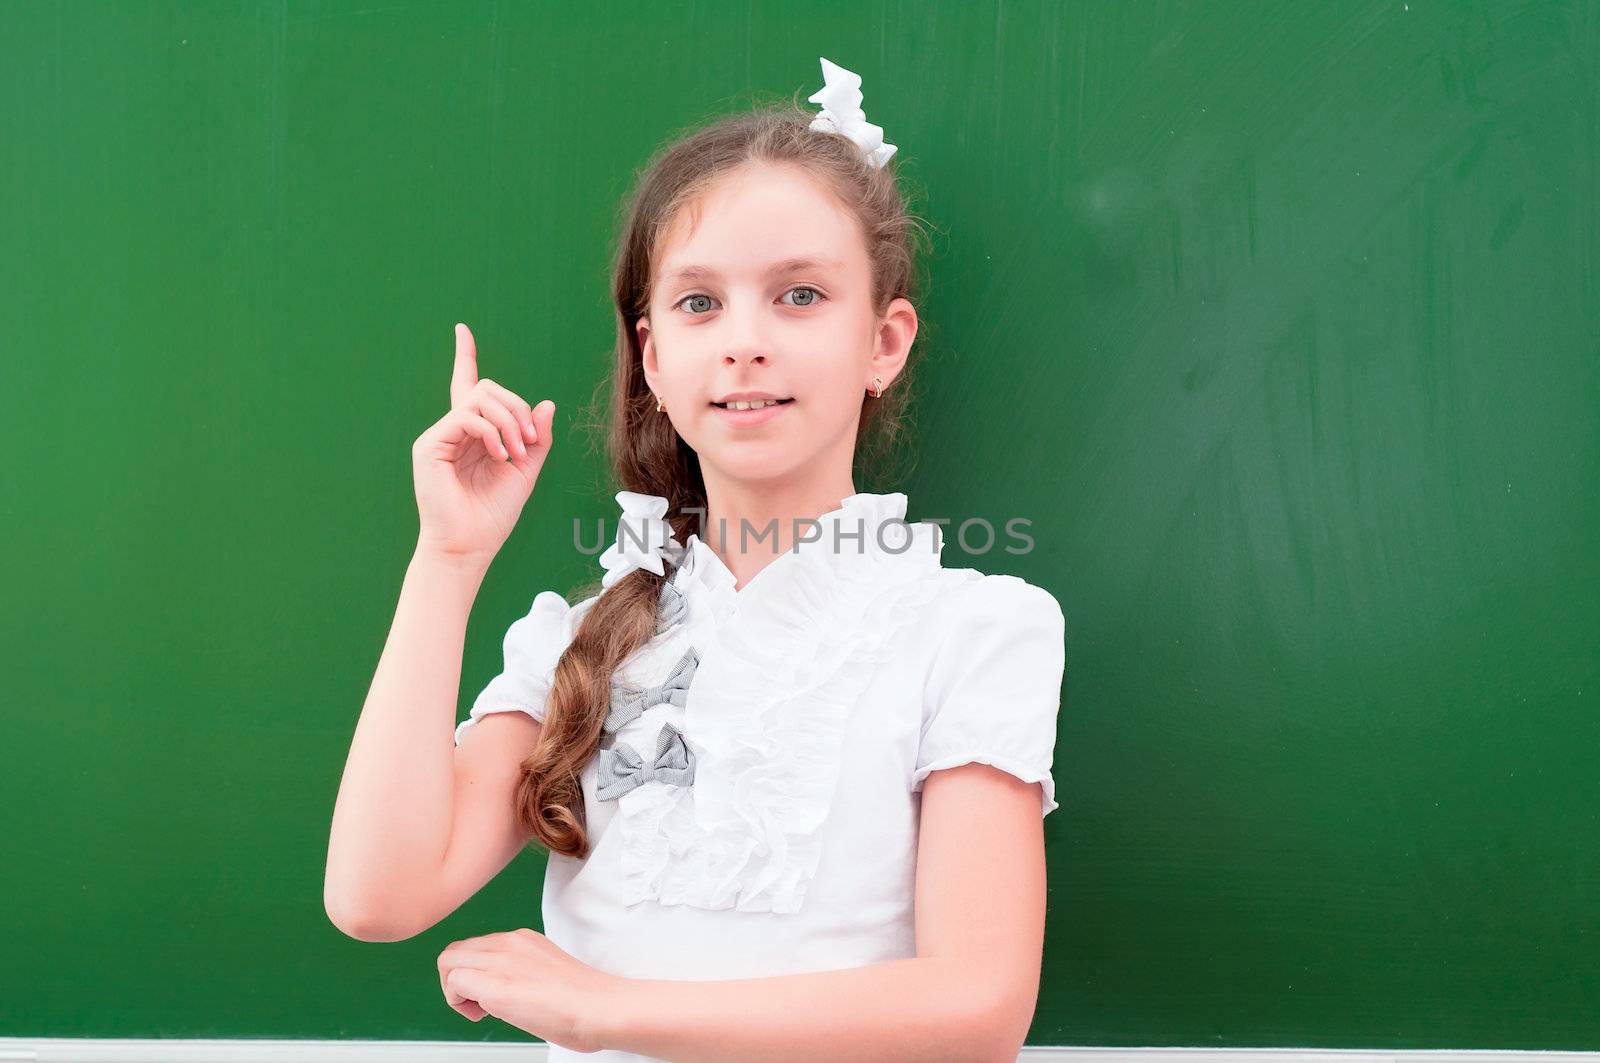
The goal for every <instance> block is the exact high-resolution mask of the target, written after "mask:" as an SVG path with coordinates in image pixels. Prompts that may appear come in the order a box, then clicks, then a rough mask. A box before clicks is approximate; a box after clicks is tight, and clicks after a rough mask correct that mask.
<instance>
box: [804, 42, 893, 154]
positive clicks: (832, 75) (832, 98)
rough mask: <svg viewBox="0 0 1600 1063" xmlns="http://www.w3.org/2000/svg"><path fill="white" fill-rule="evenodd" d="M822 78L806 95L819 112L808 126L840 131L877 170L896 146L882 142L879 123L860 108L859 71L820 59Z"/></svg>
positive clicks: (821, 131)
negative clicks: (873, 122) (857, 72)
mask: <svg viewBox="0 0 1600 1063" xmlns="http://www.w3.org/2000/svg"><path fill="white" fill-rule="evenodd" d="M818 58H819V59H821V58H822V57H821V56H818ZM822 81H823V85H822V88H820V89H818V90H817V91H816V92H813V93H812V94H811V95H810V96H807V97H806V99H807V100H808V101H810V102H811V103H819V104H821V105H822V113H821V114H819V115H817V117H816V118H814V119H812V120H811V126H810V128H812V129H815V130H816V131H817V132H819V133H843V134H844V135H845V136H847V137H849V138H850V139H851V140H853V141H855V142H856V146H857V147H859V148H860V149H861V150H862V152H863V153H864V154H865V155H866V156H867V161H868V162H870V163H871V164H872V165H873V167H874V168H876V169H880V170H881V169H882V168H883V165H884V163H886V162H888V161H889V159H890V157H891V156H892V155H894V153H895V151H896V150H897V149H896V148H895V146H894V145H893V144H885V143H884V142H883V127H882V126H876V125H873V124H871V123H870V122H868V121H867V116H866V114H865V113H864V112H863V111H862V110H861V75H860V74H854V73H851V72H850V71H848V70H846V69H845V68H844V67H842V66H840V65H839V64H837V63H830V62H828V60H826V59H822Z"/></svg>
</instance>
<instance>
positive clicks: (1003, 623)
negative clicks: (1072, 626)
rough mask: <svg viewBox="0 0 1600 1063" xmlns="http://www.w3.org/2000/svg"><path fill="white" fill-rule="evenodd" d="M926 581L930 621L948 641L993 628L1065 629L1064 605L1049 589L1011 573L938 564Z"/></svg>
mask: <svg viewBox="0 0 1600 1063" xmlns="http://www.w3.org/2000/svg"><path fill="white" fill-rule="evenodd" d="M923 579H924V580H925V582H926V584H927V586H929V587H931V588H932V592H931V593H928V594H926V601H927V608H926V614H927V625H928V627H929V628H930V629H931V633H932V634H936V635H939V636H941V637H942V638H943V639H944V640H946V641H949V640H951V639H959V638H960V637H961V636H962V635H963V633H970V632H972V631H974V630H993V629H1002V630H1005V629H1019V628H1026V629H1030V630H1031V629H1040V630H1043V631H1045V632H1049V631H1050V630H1057V631H1060V632H1062V633H1063V634H1064V633H1065V627H1066V617H1065V614H1064V612H1063V610H1062V608H1061V603H1060V602H1059V601H1058V600H1057V599H1056V596H1055V595H1054V594H1051V593H1050V592H1049V591H1048V590H1046V589H1045V588H1043V587H1041V586H1039V585H1038V584H1036V583H1030V582H1028V581H1027V580H1025V579H1023V578H1022V577H1020V576H1013V575H1010V574H1009V573H986V572H980V571H978V570H977V569H972V568H940V569H937V570H935V571H933V572H931V573H928V574H926V575H925V576H924V577H923Z"/></svg>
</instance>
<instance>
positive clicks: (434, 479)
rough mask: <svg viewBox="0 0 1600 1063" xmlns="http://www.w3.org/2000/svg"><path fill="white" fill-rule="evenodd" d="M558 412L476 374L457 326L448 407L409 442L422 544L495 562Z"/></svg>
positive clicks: (469, 346) (472, 354) (472, 352)
mask: <svg viewBox="0 0 1600 1063" xmlns="http://www.w3.org/2000/svg"><path fill="white" fill-rule="evenodd" d="M555 413H556V404H555V403H554V402H551V401H550V400H549V399H545V400H543V401H542V402H540V403H539V404H538V405H537V406H534V407H531V408H530V407H529V406H528V403H527V402H526V401H525V400H523V398H522V397H521V396H519V395H518V394H517V393H516V392H514V391H511V390H510V389H508V388H505V387H503V386H501V385H500V384H497V383H495V382H494V381H493V380H490V379H488V378H487V377H484V378H481V379H480V378H479V376H478V351H477V346H476V344H475V343H474V342H473V339H472V333H471V331H470V330H468V328H467V326H466V325H462V324H458V325H456V356H455V369H454V372H453V373H452V375H451V377H450V412H449V413H447V414H445V415H444V416H443V417H441V418H439V420H437V421H435V422H434V423H433V424H432V425H430V426H429V427H428V429H427V430H426V431H425V432H423V433H422V435H420V436H418V437H417V441H416V442H415V443H413V444H412V446H411V468H412V478H413V480H414V481H415V483H416V492H417V513H418V515H419V517H420V518H421V527H420V530H419V533H418V546H419V548H427V549H430V550H434V551H437V552H439V553H441V554H446V555H449V556H452V557H461V558H473V559H477V560H480V561H482V563H483V564H485V565H487V564H488V563H489V561H491V560H493V558H494V556H495V555H496V554H498V553H499V552H500V547H501V546H503V545H504V544H505V541H506V539H507V538H509V537H510V535H511V529H512V528H514V527H516V523H517V517H518V516H520V515H521V513H522V507H523V506H524V505H526V504H527V501H528V497H529V495H531V494H532V493H533V487H534V484H535V483H537V482H538V479H539V470H540V469H541V468H543V467H544V460H545V458H546V457H548V456H549V454H550V444H551V442H552V441H553V440H552V435H551V426H552V423H553V422H554V420H555Z"/></svg>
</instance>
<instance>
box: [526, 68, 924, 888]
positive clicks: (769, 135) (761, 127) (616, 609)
mask: <svg viewBox="0 0 1600 1063" xmlns="http://www.w3.org/2000/svg"><path fill="white" fill-rule="evenodd" d="M796 97H798V93H796ZM796 97H791V98H790V99H788V100H787V101H779V102H776V103H768V104H765V105H762V106H758V107H756V108H753V109H751V110H748V111H742V112H739V113H736V114H733V115H729V116H726V117H722V118H719V119H716V120H713V121H712V122H710V123H709V124H706V125H703V126H701V127H699V128H692V129H690V130H688V131H687V132H685V133H684V134H682V135H681V136H680V137H678V138H677V139H675V140H674V141H672V142H670V143H669V144H667V145H666V146H664V147H663V148H661V149H660V150H658V151H657V152H656V154H655V155H654V156H653V157H652V158H651V159H650V160H649V162H648V163H647V164H646V166H645V167H644V169H643V171H642V172H641V173H640V174H639V176H638V178H637V181H636V183H635V185H634V189H633V191H632V194H631V195H630V196H629V197H628V198H627V199H626V200H625V201H624V203H623V211H624V216H623V217H622V218H621V219H620V220H621V222H622V231H621V235H620V239H619V240H618V242H617V251H616V256H615V259H614V260H613V263H612V285H611V288H612V295H613V297H614V299H615V302H616V324H617V337H616V355H615V361H614V365H613V371H612V375H611V377H610V379H609V380H603V381H601V389H602V392H601V393H600V394H597V397H596V399H595V400H594V401H593V402H592V404H591V407H590V408H591V410H599V409H602V408H604V409H606V414H605V416H604V418H603V420H602V419H600V418H595V419H594V421H593V422H592V424H591V427H593V428H601V429H603V430H604V437H605V442H606V448H607V451H608V458H609V462H610V465H611V469H612V472H613V474H614V476H615V479H616V482H617V483H618V484H620V485H621V487H620V489H621V490H627V491H638V492H640V493H643V494H651V495H661V496H663V497H665V498H666V499H667V513H666V519H667V521H668V522H669V523H670V524H671V525H672V528H673V532H674V536H675V537H676V538H677V540H678V541H679V542H680V543H686V542H687V541H688V536H689V535H690V534H691V533H693V532H695V531H696V530H698V521H699V520H700V519H701V517H702V515H703V514H704V512H705V507H706V489H705V480H704V479H703V477H702V476H701V472H700V459H699V457H698V456H697V455H696V454H695V452H694V451H693V450H692V449H690V447H689V446H688V444H686V443H685V442H684V441H683V439H682V438H681V437H679V435H678V434H677V432H676V431H675V430H674V429H673V427H672V424H671V422H670V421H669V420H668V419H667V415H666V414H665V413H661V412H658V411H657V410H656V408H655V397H654V395H653V394H652V393H651V391H650V388H649V386H648V385H647V384H646V381H645V376H644V369H643V364H642V351H641V349H640V345H639V339H638V333H637V332H636V331H635V323H636V322H637V321H638V320H639V318H640V317H642V316H645V315H646V314H647V313H648V312H649V307H650V294H651V292H650V284H651V278H652V276H653V275H654V267H655V266H656V265H657V255H658V253H659V251H660V250H661V241H662V237H663V235H664V234H665V233H667V232H668V231H669V230H670V228H671V226H672V224H673V222H674V220H675V219H676V218H677V217H678V215H679V213H680V212H682V211H689V212H690V213H689V215H688V217H690V218H691V219H692V218H694V217H695V212H696V211H697V210H698V202H697V201H698V200H699V199H700V197H701V196H702V195H703V194H704V193H705V192H706V191H707V190H708V189H710V188H711V187H712V185H714V184H715V183H716V182H717V181H718V180H720V179H721V178H723V177H725V176H727V175H728V174H729V173H730V172H731V171H733V170H735V169H737V168H739V167H741V166H744V165H747V164H750V163H776V164H790V165H794V166H798V167H802V168H803V169H804V170H805V171H806V172H808V173H809V174H811V175H812V176H813V177H814V178H815V179H816V180H817V181H818V182H819V183H820V184H821V185H822V187H823V188H825V189H827V190H828V191H829V192H831V193H832V194H833V195H834V196H835V197H837V199H838V201H839V203H840V204H841V205H843V206H844V207H846V208H847V209H849V210H851V211H853V212H854V214H855V215H856V217H857V218H858V219H859V221H860V225H861V232H862V233H863V235H864V238H865V240H866V244H867V257H868V261H869V262H870V264H871V275H872V299H873V307H874V309H875V310H876V312H877V313H879V314H883V313H885V312H886V311H887V310H888V306H889V303H890V302H891V301H892V300H893V299H895V298H896V297H900V298H905V299H908V300H910V301H911V302H912V303H913V304H915V303H916V297H917V295H918V289H919V287H920V284H919V278H918V276H917V265H918V259H917V254H916V252H917V250H918V248H919V247H920V246H921V245H922V244H923V243H924V240H925V234H924V232H923V229H922V225H923V222H922V221H921V219H918V218H916V217H915V216H913V215H912V214H911V213H910V211H909V210H908V208H907V203H906V198H905V196H904V195H903V193H902V191H901V188H900V187H899V182H898V181H897V179H896V176H895V173H894V161H895V160H894V159H893V158H891V160H890V162H889V163H888V164H886V165H885V166H883V167H882V168H874V167H873V166H872V165H871V164H870V163H869V162H868V161H867V159H866V157H865V155H863V153H862V152H861V149H860V148H859V147H857V146H856V144H855V143H854V142H852V141H851V140H850V139H848V138H847V137H845V136H844V135H842V134H839V133H832V132H821V131H816V130H812V129H809V128H808V126H809V125H810V123H811V121H812V119H814V118H815V117H816V114H817V112H816V111H813V110H810V109H808V108H806V107H805V106H803V105H802V104H801V103H800V102H799V101H798V99H797V98H796ZM910 368H911V362H910V359H909V358H908V360H907V364H906V366H905V367H904V368H903V369H902V370H901V373H900V375H899V376H897V377H896V378H895V386H894V387H893V388H890V389H888V390H886V391H884V393H883V396H882V397H881V398H874V397H869V396H868V395H867V394H866V393H865V392H863V396H862V408H861V426H860V430H859V431H858V433H857V443H856V452H855V460H856V461H857V462H858V463H860V464H863V465H865V466H867V467H868V468H877V467H878V466H880V465H887V463H888V462H889V461H890V459H891V458H892V457H893V456H894V454H895V452H896V449H897V448H896V443H897V441H898V438H899V436H900V434H901V430H902V424H903V421H904V417H905V407H906V404H907V401H908V399H907V396H908V394H909V391H910V388H909V384H910V382H911V377H910V375H909V370H910ZM607 385H609V401H607V398H606V397H605V395H604V394H603V392H604V391H605V390H606V389H607ZM672 571H673V570H672V568H671V567H670V566H669V567H667V568H666V571H665V574H664V575H661V576H658V575H656V574H655V573H653V572H647V571H643V570H635V571H633V572H630V573H629V574H628V575H627V576H625V577H623V578H622V579H620V580H618V581H617V582H616V583H615V584H614V585H613V586H612V587H610V588H609V589H607V590H605V591H604V593H601V591H600V584H599V580H598V579H596V580H594V581H592V582H590V583H588V584H586V585H584V586H582V587H579V588H576V589H574V591H573V592H572V593H571V595H569V600H583V599H587V598H589V597H592V596H594V595H596V594H598V595H599V597H598V598H597V600H596V601H595V602H594V603H593V604H592V606H591V607H590V608H589V609H588V611H587V613H586V614H585V615H584V617H583V619H582V622H581V623H580V625H579V627H578V629H577V631H576V632H575V634H574V637H573V639H572V642H571V644H570V645H569V646H568V647H567V649H566V652H565V653H563V654H562V656H561V659H560V661H559V662H558V664H557V665H556V669H555V681H554V685H553V688H552V690H551V692H550V699H549V703H548V705H547V707H546V714H545V720H544V728H543V731H542V734H541V737H540V740H539V742H538V744H537V746H536V747H535V749H534V750H533V752H532V753H531V754H529V756H528V758H527V759H526V760H525V761H524V762H523V765H522V778H521V782H520V783H519V785H518V787H517V797H516V801H517V806H518V811H517V814H518V820H519V822H520V824H521V825H522V827H523V829H524V830H526V831H528V832H530V833H531V834H532V835H533V837H534V839H536V840H537V841H538V842H539V843H541V844H542V845H544V846H545V847H546V848H547V849H549V850H550V851H551V852H558V853H562V854H565V855H567V856H573V857H578V858H582V857H585V856H587V855H588V849H589V840H588V835H587V833H586V830H585V822H584V801H583V789H582V784H581V782H580V772H581V771H582V769H583V767H584V766H585V765H586V764H587V763H588V762H589V760H590V759H591V758H592V757H593V756H594V755H595V753H596V751H597V750H598V748H599V743H600V737H601V732H602V729H601V724H602V722H603V721H604V719H605V716H606V713H607V711H608V710H609V708H610V703H611V679H612V674H613V673H614V672H615V671H616V669H617V667H618V666H619V665H620V664H621V663H622V662H624V661H625V660H626V659H627V658H628V657H629V656H631V655H632V654H633V653H634V652H635V651H636V650H638V649H639V648H640V647H641V646H643V645H644V644H645V643H646V642H648V641H649V640H650V638H651V637H652V636H653V635H654V634H655V624H656V615H657V614H656V610H657V606H658V603H659V601H660V597H661V588H662V584H663V583H664V582H665V581H666V579H667V578H669V577H670V576H671V575H672Z"/></svg>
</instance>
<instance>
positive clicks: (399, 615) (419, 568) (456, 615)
mask: <svg viewBox="0 0 1600 1063" xmlns="http://www.w3.org/2000/svg"><path fill="white" fill-rule="evenodd" d="M485 571H487V565H486V564H479V563H476V562H468V561H462V560H452V559H450V558H447V557H443V556H441V555H437V554H432V553H429V552H425V551H422V550H420V549H419V551H418V552H416V553H414V554H413V555H412V558H411V562H410V564H409V566H408V567H407V569H406V576H405V581H404V584H403V585H402V587H401V590H400V599H399V603H398V605H397V607H396V609H395V616H394V622H393V623H392V625H391V626H390V629H389V637H388V640H387V641H386V642H385V644H384V648H383V653H382V656H381V657H380V659H379V661H378V667H377V671H376V672H375V673H374V675H373V678H372V685H371V687H370V689H369V691H368V693H367V699H366V702H365V704H364V705H363V707H362V709H361V717H360V719H359V720H358V721H357V723H356V728H355V735H354V737H353V739H352V740H351V744H350V753H349V756H348V757H347V759H346V761H345V768H344V776H343V779H342V780H341V782H340V784H339V795H338V798H337V800H336V802H335V805H334V812H333V827H332V831H331V833H330V836H329V840H328V867H327V877H326V879H325V881H324V887H323V889H324V903H325V904H326V906H327V908H328V912H329V915H330V916H332V917H334V919H335V921H336V922H338V923H339V924H340V925H341V928H343V929H345V930H346V932H350V928H349V927H348V926H346V925H345V924H347V923H356V922H364V921H366V920H368V919H372V920H374V921H382V920H385V919H389V918H393V916H394V914H395V913H396V912H398V911H399V910H400V908H401V906H402V899H403V898H404V897H405V896H406V895H407V893H408V891H409V889H410V887H409V886H408V884H409V883H415V882H418V881H420V878H421V877H422V876H426V875H431V874H433V872H434V871H435V870H436V869H437V867H438V866H439V863H440V861H441V860H442V859H443V854H444V851H445V847H446V845H447V844H448V843H449V834H450V824H451V805H452V791H453V788H454V776H455V761H454V752H455V750H454V740H453V734H452V732H453V730H454V727H455V715H456V707H457V700H458V694H459V689H460V682H461V653H462V646H463V643H464V641H465V638H466V627H467V617H468V615H469V614H470V613H471V611H472V603H473V601H474V599H475V598H476V597H477V593H478V588H479V586H480V585H481V584H482V581H483V576H484V573H485Z"/></svg>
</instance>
